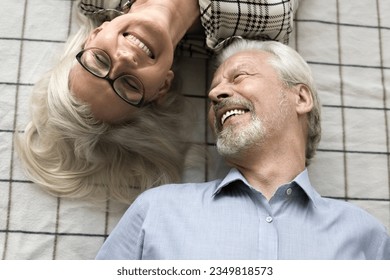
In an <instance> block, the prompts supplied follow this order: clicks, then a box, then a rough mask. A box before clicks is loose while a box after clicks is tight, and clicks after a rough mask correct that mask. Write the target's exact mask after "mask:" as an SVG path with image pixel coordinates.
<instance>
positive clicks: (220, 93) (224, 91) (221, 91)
mask: <svg viewBox="0 0 390 280" xmlns="http://www.w3.org/2000/svg"><path fill="white" fill-rule="evenodd" d="M232 95H233V92H232V90H231V88H230V87H229V86H228V85H226V84H220V85H218V86H216V87H214V88H213V89H212V90H210V92H209V98H210V100H211V102H212V103H213V104H217V103H218V102H220V101H222V100H223V99H225V98H229V97H231V96H232Z"/></svg>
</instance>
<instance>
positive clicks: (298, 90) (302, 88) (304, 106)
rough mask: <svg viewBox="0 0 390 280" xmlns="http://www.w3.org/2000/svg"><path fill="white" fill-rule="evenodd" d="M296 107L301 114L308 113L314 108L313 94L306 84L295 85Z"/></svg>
mask: <svg viewBox="0 0 390 280" xmlns="http://www.w3.org/2000/svg"><path fill="white" fill-rule="evenodd" d="M294 87H295V107H296V111H297V113H298V114H299V115H302V114H306V113H308V112H310V111H311V110H312V109H313V96H312V94H311V91H310V89H309V87H308V86H307V85H305V84H298V85H295V86H294Z"/></svg>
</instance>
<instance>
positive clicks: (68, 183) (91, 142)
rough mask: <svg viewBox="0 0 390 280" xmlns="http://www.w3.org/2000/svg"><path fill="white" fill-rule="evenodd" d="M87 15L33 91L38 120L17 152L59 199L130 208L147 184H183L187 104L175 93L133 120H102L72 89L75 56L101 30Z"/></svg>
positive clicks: (20, 137)
mask: <svg viewBox="0 0 390 280" xmlns="http://www.w3.org/2000/svg"><path fill="white" fill-rule="evenodd" d="M81 18H82V19H83V21H84V22H83V24H82V25H81V28H80V30H78V32H77V33H76V34H75V35H74V36H73V38H72V39H70V40H69V41H68V43H67V46H66V48H65V52H64V55H63V57H62V58H61V59H60V62H59V63H58V64H57V65H56V66H55V67H54V68H53V69H52V70H51V71H50V72H49V73H47V74H46V75H45V76H44V77H43V78H42V79H41V80H40V81H39V82H37V83H36V85H35V87H34V89H33V93H32V98H31V115H32V119H31V121H30V122H29V124H28V125H27V127H26V128H25V131H24V133H22V134H20V135H18V137H17V138H16V149H17V152H18V154H19V157H20V159H21V161H22V163H23V165H24V167H25V170H26V172H27V174H28V175H29V177H30V178H31V180H32V181H33V182H35V183H37V184H38V185H40V186H42V187H43V188H44V189H45V190H47V191H48V192H50V193H52V194H54V195H56V196H60V197H80V198H81V197H82V198H92V199H102V198H104V199H115V200H118V201H121V202H125V203H131V202H132V201H133V199H134V198H135V197H136V196H137V195H138V194H139V193H140V192H142V191H143V190H145V189H147V188H149V187H153V186H157V185H161V184H165V183H172V182H179V181H180V180H181V176H182V171H183V168H184V161H185V155H186V151H187V150H188V145H189V144H188V142H187V141H186V140H187V138H186V137H187V136H188V132H187V131H185V128H190V127H191V125H189V124H188V122H189V118H187V117H186V106H185V101H184V100H185V99H184V98H183V97H182V96H180V95H179V94H178V93H177V91H172V92H170V93H168V96H167V98H166V100H165V103H164V104H163V105H160V104H159V105H158V106H157V105H154V104H151V105H149V106H146V107H145V108H142V109H140V110H139V112H138V113H137V114H136V116H135V117H134V119H132V121H131V122H129V123H125V124H120V125H110V124H107V123H104V122H99V121H96V120H95V119H94V118H93V116H92V113H91V110H90V108H89V106H88V105H86V104H83V103H82V102H80V101H79V100H77V99H75V98H74V97H73V95H72V94H71V92H70V90H69V72H70V69H71V68H72V67H73V65H74V64H75V63H76V59H75V56H76V54H77V53H78V52H79V51H80V50H81V48H82V46H83V44H84V42H85V40H86V38H87V36H88V34H89V33H90V31H91V30H92V29H93V28H95V24H94V23H93V22H92V21H89V20H88V19H86V18H85V17H83V16H81ZM129 106H130V105H129Z"/></svg>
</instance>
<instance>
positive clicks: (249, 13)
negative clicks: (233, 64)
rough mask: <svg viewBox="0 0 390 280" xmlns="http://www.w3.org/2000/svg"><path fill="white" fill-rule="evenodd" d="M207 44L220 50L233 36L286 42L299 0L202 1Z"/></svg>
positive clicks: (200, 3) (200, 2)
mask: <svg viewBox="0 0 390 280" xmlns="http://www.w3.org/2000/svg"><path fill="white" fill-rule="evenodd" d="M199 6H200V13H201V22H202V25H203V27H204V29H205V34H206V43H207V45H208V47H209V48H211V49H213V50H215V51H218V50H220V49H222V48H223V47H224V46H225V45H227V44H228V43H227V42H229V41H231V39H232V38H246V39H254V40H276V41H280V42H282V43H285V44H287V43H288V41H289V35H290V33H291V32H292V29H293V18H294V13H295V11H296V10H297V8H298V0H288V1H280V0H259V1H243V0H237V1H231V0H199Z"/></svg>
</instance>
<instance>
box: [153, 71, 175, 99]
mask: <svg viewBox="0 0 390 280" xmlns="http://www.w3.org/2000/svg"><path fill="white" fill-rule="evenodd" d="M174 77H175V74H174V73H173V71H172V70H169V71H168V73H167V76H166V77H165V80H164V82H163V84H162V85H161V86H160V88H159V89H158V93H157V98H156V100H155V101H156V103H159V102H162V101H163V100H164V97H165V95H166V94H167V92H168V91H169V90H170V88H171V85H172V81H173V78H174Z"/></svg>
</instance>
